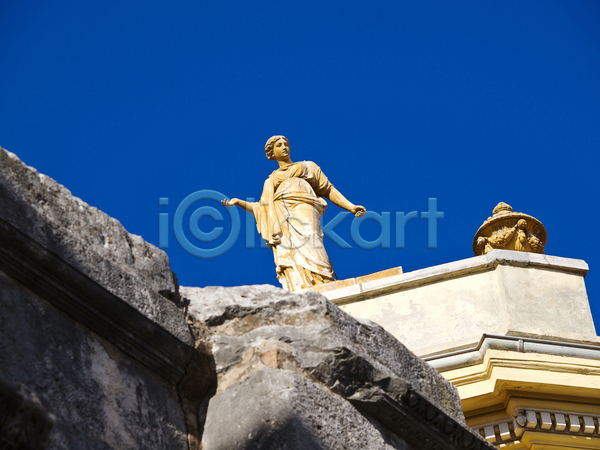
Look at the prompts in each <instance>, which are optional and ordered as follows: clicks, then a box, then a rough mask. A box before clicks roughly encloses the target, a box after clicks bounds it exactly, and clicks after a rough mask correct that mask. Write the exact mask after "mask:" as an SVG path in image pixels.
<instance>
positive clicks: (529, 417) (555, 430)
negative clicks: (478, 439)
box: [472, 408, 600, 447]
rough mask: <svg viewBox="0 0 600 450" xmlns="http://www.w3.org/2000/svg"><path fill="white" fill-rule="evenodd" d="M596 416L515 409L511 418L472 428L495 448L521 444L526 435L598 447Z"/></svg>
mask: <svg viewBox="0 0 600 450" xmlns="http://www.w3.org/2000/svg"><path fill="white" fill-rule="evenodd" d="M599 427H600V416H598V415H592V414H582V413H574V412H568V411H552V410H546V409H529V408H527V409H525V408H516V409H515V410H514V412H513V415H512V417H511V418H509V419H506V420H502V421H496V422H491V423H487V424H483V425H478V426H477V427H473V428H472V429H473V431H474V432H476V433H479V434H480V435H481V436H483V437H484V438H485V439H486V440H487V441H488V442H490V443H492V444H496V445H500V444H508V443H511V442H515V441H518V440H521V439H522V438H523V435H524V434H525V433H527V432H528V431H536V432H542V433H552V434H562V435H568V436H575V437H576V436H581V437H584V438H595V439H598V446H599V447H600V433H599Z"/></svg>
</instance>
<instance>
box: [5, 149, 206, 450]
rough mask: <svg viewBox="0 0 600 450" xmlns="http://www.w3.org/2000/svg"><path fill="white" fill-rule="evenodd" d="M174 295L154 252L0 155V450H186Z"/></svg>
mask: <svg viewBox="0 0 600 450" xmlns="http://www.w3.org/2000/svg"><path fill="white" fill-rule="evenodd" d="M177 292H178V286H177V283H176V280H175V278H174V276H173V274H172V272H171V269H170V266H169V260H168V257H167V255H166V254H165V253H164V252H163V251H161V250H159V249H157V248H156V247H154V246H152V245H151V244H149V243H147V242H145V241H144V240H143V239H142V238H140V237H139V236H134V235H131V234H129V233H128V232H127V231H126V230H125V229H124V228H123V227H122V226H121V224H120V223H119V222H118V221H116V220H115V219H113V218H111V217H109V216H107V215H106V214H104V213H102V212H101V211H98V210H97V209H96V208H92V207H90V206H89V205H87V204H86V203H84V202H83V201H82V200H80V199H78V198H76V197H74V196H72V195H71V193H70V192H69V191H68V190H67V189H66V188H64V187H63V186H61V185H59V184H58V183H56V182H55V181H53V180H52V179H50V178H48V177H46V176H44V175H41V174H39V173H38V172H37V171H36V170H35V169H33V168H31V167H27V166H26V165H25V164H23V163H22V162H21V161H20V160H19V159H18V158H17V157H16V156H15V155H14V154H12V153H10V152H7V151H5V150H3V149H0V396H1V397H2V398H0V403H2V404H3V407H0V448H32V449H33V448H35V449H42V448H50V449H66V448H77V449H90V450H91V449H94V450H95V449H109V448H123V449H138V448H169V449H187V448H188V439H187V437H188V436H187V427H186V421H185V415H184V411H183V408H182V405H181V400H180V398H179V395H178V392H177V383H178V382H179V381H180V380H181V378H182V376H183V374H184V373H185V372H186V370H187V368H188V365H189V361H190V359H191V356H192V354H193V348H192V346H191V344H192V342H193V341H192V338H191V334H190V332H189V328H188V325H187V323H186V321H185V317H184V315H183V313H182V311H181V310H180V309H178V307H177V306H176V305H175V303H174V302H173V300H174V301H177ZM204 378H205V379H207V380H209V379H210V377H209V376H208V374H207V373H202V374H198V373H197V374H196V379H199V380H202V379H204Z"/></svg>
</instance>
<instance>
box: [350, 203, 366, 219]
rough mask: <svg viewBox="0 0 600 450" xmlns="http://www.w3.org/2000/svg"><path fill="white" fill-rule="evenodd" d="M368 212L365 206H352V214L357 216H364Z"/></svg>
mask: <svg viewBox="0 0 600 450" xmlns="http://www.w3.org/2000/svg"><path fill="white" fill-rule="evenodd" d="M366 212H367V209H366V208H365V207H364V206H360V205H356V206H354V208H352V214H354V215H355V216H356V217H362V216H364V215H365V213H366Z"/></svg>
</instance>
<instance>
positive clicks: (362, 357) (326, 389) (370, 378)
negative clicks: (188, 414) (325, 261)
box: [180, 285, 486, 449]
mask: <svg viewBox="0 0 600 450" xmlns="http://www.w3.org/2000/svg"><path fill="white" fill-rule="evenodd" d="M180 292H181V295H182V297H183V298H185V299H186V300H189V305H188V306H187V316H188V322H189V323H190V325H191V328H192V331H193V333H194V335H195V338H196V339H197V340H198V341H204V342H207V343H208V347H209V348H210V350H211V352H212V355H213V358H214V364H215V370H216V373H217V386H216V388H215V392H216V395H215V396H214V397H213V398H212V399H210V402H209V403H208V407H207V409H206V416H205V419H206V422H205V430H204V431H205V432H204V435H203V438H202V442H203V444H204V445H205V447H203V448H205V449H211V448H283V447H277V445H276V444H274V443H273V442H275V443H278V442H279V441H278V439H279V438H278V437H277V436H279V431H277V430H288V429H289V430H292V431H288V432H289V433H292V434H293V433H300V435H301V438H299V439H312V438H314V439H316V442H320V443H321V444H319V445H325V447H323V448H386V447H385V446H386V445H387V446H392V448H404V447H403V446H406V445H407V444H406V442H408V445H410V446H412V447H414V448H462V447H461V445H458V444H457V445H458V446H457V447H455V444H454V443H452V442H450V443H442V444H440V443H439V442H436V441H435V439H437V438H435V436H434V438H433V439H432V440H431V442H429V443H428V444H427V445H425V444H423V445H422V446H419V445H416V446H415V443H414V442H415V441H414V436H412V439H413V440H411V438H407V437H405V435H406V434H407V433H413V431H414V433H413V434H414V435H416V433H417V432H421V433H425V434H428V433H432V434H434V435H435V434H437V433H438V431H435V430H436V429H437V428H436V427H438V428H439V426H441V427H442V428H444V427H445V429H446V430H450V431H448V432H447V433H446V434H448V433H450V434H452V433H453V434H454V436H453V437H447V438H442V439H441V441H443V440H444V439H447V440H449V441H450V440H452V441H453V442H458V441H460V440H461V439H463V437H464V436H465V434H466V435H469V436H470V438H469V439H471V440H472V441H473V443H474V446H473V447H472V448H483V447H485V446H486V443H485V442H484V441H482V440H480V439H479V438H478V437H473V436H471V435H470V432H469V430H467V429H466V427H465V425H464V417H463V415H462V409H461V405H460V399H459V397H458V395H457V392H456V389H455V388H454V387H453V386H452V385H451V384H450V383H448V382H447V381H446V380H444V378H442V377H441V376H440V375H439V374H438V373H437V371H435V370H434V369H432V368H431V367H430V366H429V365H428V364H426V363H425V362H423V361H422V360H420V359H419V358H417V357H416V356H415V355H413V354H412V353H411V352H410V351H408V350H407V349H406V348H405V347H404V346H403V345H402V344H401V343H399V342H398V341H397V340H396V339H395V338H394V337H393V336H391V335H390V334H389V333H387V332H386V331H385V330H384V329H383V328H381V327H380V326H378V325H376V324H374V323H370V322H358V321H357V320H356V319H354V318H353V317H351V316H350V315H348V314H346V313H344V312H343V311H341V310H340V309H339V308H338V307H336V306H335V305H333V304H332V303H331V302H329V301H328V300H326V299H325V298H324V297H323V296H322V295H320V294H318V293H315V292H306V293H303V294H295V293H289V292H286V291H283V290H281V289H278V288H275V287H273V286H268V285H265V286H240V287H233V288H223V287H207V288H188V287H181V290H180ZM281 386H287V388H286V389H287V390H286V389H283V387H281ZM271 387H272V388H271ZM316 392H319V393H320V394H319V395H317V394H314V393H316ZM336 394H337V395H336ZM314 395H317V397H318V398H319V399H326V398H329V397H327V396H332V395H333V397H332V398H335V399H336V400H335V401H334V400H332V399H329V400H315V398H313V396H314ZM271 397H273V398H271ZM311 399H312V400H311ZM338 401H339V402H341V403H340V405H342V404H343V405H344V406H343V407H342V406H339V408H340V409H339V411H340V413H339V416H335V415H334V416H335V417H333V418H332V416H328V415H327V414H326V412H327V408H328V407H329V406H331V407H332V408H333V406H332V405H333V404H334V403H335V404H336V405H337V403H336V402H338ZM311 402H315V404H314V405H311V404H310V403H311ZM423 402H424V403H423ZM263 403H264V405H265V406H264V408H262V407H261V405H262V404H263ZM234 404H237V406H236V408H242V410H244V411H246V412H245V413H242V412H240V413H239V414H238V413H235V414H234V416H231V415H230V414H231V413H230V412H229V408H230V407H233V405H234ZM302 404H303V405H306V408H307V410H306V411H304V410H302V408H300V406H299V405H302ZM321 404H322V405H325V406H323V410H322V411H321V410H320V409H319V408H320V406H319V405H321ZM327 405H329V406H327ZM381 405H383V406H384V407H385V408H387V409H385V408H384V409H385V410H386V411H387V412H386V414H388V412H389V415H391V416H394V417H390V420H387V419H386V417H380V414H379V413H378V412H377V411H378V409H380V408H379V407H380V406H381ZM386 405H388V406H389V407H387V406H386ZM423 405H424V406H423ZM413 406H414V407H416V408H417V409H416V410H415V411H414V412H411V411H410V410H411V408H412V407H413ZM313 407H314V408H316V409H315V411H317V412H315V414H316V417H320V419H315V420H316V421H315V422H314V423H312V422H311V424H308V422H310V421H309V419H307V417H308V416H307V414H308V415H310V412H309V411H308V409H310V408H313ZM261 408H262V409H261ZM277 408H282V409H281V411H280V410H277ZM336 408H337V406H336ZM357 408H358V409H357ZM419 408H420V409H419ZM423 408H425V410H427V411H428V412H427V416H428V417H427V418H425V416H423V417H421V416H420V415H419V414H420V413H419V411H420V410H421V409H423ZM359 411H360V413H359ZM365 411H366V412H367V414H365ZM429 411H435V414H433V415H431V414H430V412H429ZM355 414H359V415H360V414H362V415H364V416H365V417H371V419H367V422H368V423H370V425H368V426H367V424H366V423H365V428H364V429H363V430H362V431H360V432H357V431H356V430H355V429H354V428H352V427H348V428H345V427H344V425H343V424H344V423H347V424H352V423H354V422H355V418H354V415H355ZM378 414H379V415H378ZM411 415H412V416H414V417H412V416H411ZM238 416H239V417H238ZM280 416H281V417H282V418H281V419H277V420H275V419H274V417H280ZM407 416H411V418H410V420H403V419H402V418H403V417H407ZM429 416H431V417H430V418H429ZM363 419H364V418H363ZM329 420H333V421H334V422H335V425H333V427H334V428H335V427H338V428H335V430H336V431H335V434H336V436H337V438H339V439H346V441H344V443H343V445H342V444H340V443H339V442H337V443H336V444H331V445H332V447H328V446H329V445H330V444H323V442H326V441H324V440H323V439H325V437H324V436H323V435H322V434H321V428H320V426H323V425H319V423H321V424H325V423H328V421H329ZM374 420H375V421H374ZM319 421H321V422H319ZM386 421H387V424H386V426H385V427H383V426H380V425H379V424H378V423H381V422H386ZM428 421H430V422H431V423H427V422H428ZM404 422H406V423H404ZM409 422H410V423H409ZM434 422H435V423H434ZM299 424H300V425H299ZM440 424H442V425H440ZM226 427H231V428H236V427H238V428H239V430H236V431H234V430H230V431H229V435H227V436H226V437H222V436H221V434H222V433H223V430H224V429H225V428H226ZM373 427H374V428H373ZM382 429H386V430H388V431H385V432H382V431H381V430H382ZM250 430H255V431H254V432H252V433H251V432H250ZM390 430H392V432H393V433H396V434H397V435H398V436H400V439H401V441H397V442H395V441H394V442H395V443H394V442H392V441H390V439H389V436H387V437H386V435H385V433H389V432H390ZM440 430H441V429H440ZM238 431H239V433H238ZM247 432H248V433H247ZM256 433H258V435H257V434H256ZM357 433H358V434H357ZM403 433H404V434H403ZM439 434H440V435H442V434H443V432H442V431H439ZM250 435H252V436H250ZM249 436H250V437H249ZM315 436H316V437H315ZM369 436H370V437H369ZM373 436H378V437H377V438H375V437H373ZM223 439H226V441H223ZM261 439H266V440H265V442H267V443H268V444H267V443H265V444H264V445H263V443H262V442H263V441H262V440H261ZM353 439H356V440H357V441H356V442H359V441H360V442H362V444H356V447H354V446H353V445H354V444H352V443H351V442H350V440H353ZM364 439H366V440H367V441H364ZM369 439H374V440H369ZM292 441H293V440H292ZM292 441H288V445H291V444H290V442H292ZM405 441H406V442H405ZM441 441H440V442H441ZM307 442H308V441H307ZM332 442H333V441H332ZM352 442H354V441H352ZM364 442H370V444H368V445H367V444H364ZM475 444H476V445H475ZM271 445H272V446H271ZM311 445H312V444H311ZM361 445H363V447H361ZM365 445H366V446H365ZM479 445H481V446H483V447H479ZM289 448H302V447H293V446H290V447H289ZM308 448H321V447H319V446H317V445H316V444H314V445H313V446H312V447H311V446H310V445H309V446H308ZM469 448H471V447H469Z"/></svg>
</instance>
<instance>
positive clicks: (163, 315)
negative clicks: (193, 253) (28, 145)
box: [0, 148, 191, 343]
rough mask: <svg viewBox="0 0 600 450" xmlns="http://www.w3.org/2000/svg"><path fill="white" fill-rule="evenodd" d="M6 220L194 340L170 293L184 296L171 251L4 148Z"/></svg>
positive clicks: (0, 209) (1, 199)
mask: <svg viewBox="0 0 600 450" xmlns="http://www.w3.org/2000/svg"><path fill="white" fill-rule="evenodd" d="M0 220H4V221H6V222H7V223H9V224H11V225H12V226H14V227H16V228H17V229H18V230H20V231H22V232H23V233H25V234H26V235H28V236H29V237H31V238H32V239H34V240H35V241H36V242H38V243H39V244H41V245H42V246H44V247H45V248H46V249H48V250H50V251H51V252H53V253H55V254H56V255H58V256H59V257H60V258H62V259H64V260H65V261H67V262H68V263H70V264H71V265H73V266H74V267H75V268H77V269H78V270H80V271H81V272H82V273H84V274H85V275H87V276H89V277H90V278H91V279H93V280H94V281H96V282H97V283H99V284H100V285H102V286H103V287H104V288H106V289H107V290H109V291H110V292H112V293H113V294H115V295H116V296H118V297H120V298H121V299H123V300H124V301H126V302H127V303H129V304H130V305H132V306H133V307H135V308H136V309H137V310H139V311H140V312H141V313H142V314H144V315H145V316H146V317H148V318H150V319H151V320H153V321H154V322H155V323H157V324H159V325H160V326H162V327H163V328H165V329H166V330H168V331H169V332H171V333H172V334H173V335H174V336H176V337H177V338H179V339H181V340H182V341H184V342H187V343H191V339H190V335H189V331H188V328H187V326H186V324H185V320H184V318H183V316H182V314H181V312H180V311H179V310H178V308H177V307H176V306H175V305H174V304H173V303H172V302H171V301H169V300H167V299H166V298H165V297H168V298H171V299H172V300H177V296H178V294H177V292H178V286H177V281H176V279H175V277H174V275H173V273H172V272H171V268H170V265H169V259H168V256H167V255H166V253H164V252H163V251H162V250H160V249H158V248H156V247H155V246H153V245H151V244H149V243H147V242H146V241H144V240H143V239H142V238H141V237H140V236H136V235H133V234H130V233H128V232H127V231H126V230H125V228H123V226H122V225H121V224H120V223H119V221H117V220H116V219H114V218H112V217H110V216H108V215H106V214H105V213H103V212H102V211H99V210H98V209H96V208H94V207H91V206H89V205H88V204H87V203H85V202H84V201H82V200H81V199H79V198H77V197H74V196H73V195H71V193H70V191H69V190H68V189H66V188H65V187H64V186H61V185H60V184H58V183H57V182H55V181H54V180H52V179H51V178H49V177H47V176H45V175H42V174H40V173H38V172H37V171H36V170H35V169H34V168H31V167H28V166H26V165H25V164H24V163H23V162H21V160H19V158H18V157H17V156H16V155H14V154H13V153H10V152H8V151H6V150H4V149H2V148H0ZM160 294H162V295H160Z"/></svg>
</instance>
